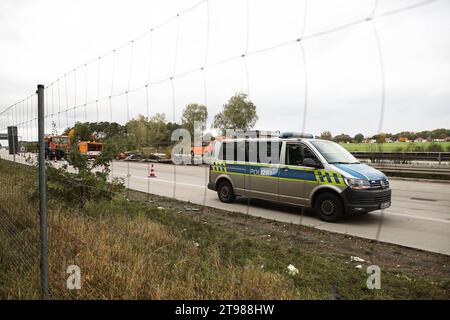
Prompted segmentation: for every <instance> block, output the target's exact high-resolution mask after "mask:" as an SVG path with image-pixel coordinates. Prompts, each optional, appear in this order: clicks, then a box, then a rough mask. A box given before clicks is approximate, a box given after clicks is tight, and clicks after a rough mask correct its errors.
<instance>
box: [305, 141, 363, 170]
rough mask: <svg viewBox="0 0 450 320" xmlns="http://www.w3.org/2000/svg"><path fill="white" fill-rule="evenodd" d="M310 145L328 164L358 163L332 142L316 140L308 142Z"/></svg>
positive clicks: (348, 153)
mask: <svg viewBox="0 0 450 320" xmlns="http://www.w3.org/2000/svg"><path fill="white" fill-rule="evenodd" d="M310 142H311V144H312V145H313V146H314V147H316V149H317V150H318V151H319V152H320V153H321V154H322V156H323V157H324V158H325V160H327V162H328V163H331V164H333V163H343V164H349V163H359V162H358V160H356V158H355V157H354V156H352V154H351V153H350V152H348V151H347V150H345V149H344V148H343V147H341V146H340V145H339V144H337V143H335V142H332V141H323V140H316V141H310Z"/></svg>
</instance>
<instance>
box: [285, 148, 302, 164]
mask: <svg viewBox="0 0 450 320" xmlns="http://www.w3.org/2000/svg"><path fill="white" fill-rule="evenodd" d="M286 164H287V165H290V166H301V165H303V156H302V146H301V145H300V144H298V143H296V144H293V143H288V144H286Z"/></svg>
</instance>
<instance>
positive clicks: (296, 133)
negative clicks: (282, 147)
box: [280, 132, 314, 139]
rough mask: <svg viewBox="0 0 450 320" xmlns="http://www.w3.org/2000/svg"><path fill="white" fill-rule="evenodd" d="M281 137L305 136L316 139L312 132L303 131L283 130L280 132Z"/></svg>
mask: <svg viewBox="0 0 450 320" xmlns="http://www.w3.org/2000/svg"><path fill="white" fill-rule="evenodd" d="M280 138H282V139H283V138H284V139H287V138H305V139H314V136H313V135H312V134H310V133H301V132H282V133H281V134H280Z"/></svg>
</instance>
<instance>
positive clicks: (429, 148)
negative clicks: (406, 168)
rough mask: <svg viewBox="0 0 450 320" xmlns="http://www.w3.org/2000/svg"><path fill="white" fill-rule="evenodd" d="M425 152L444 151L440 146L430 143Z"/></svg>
mask: <svg viewBox="0 0 450 320" xmlns="http://www.w3.org/2000/svg"><path fill="white" fill-rule="evenodd" d="M427 151H429V152H442V151H444V148H442V145H440V144H438V143H434V142H433V143H431V144H430V145H429V146H428V148H427Z"/></svg>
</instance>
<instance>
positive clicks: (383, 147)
mask: <svg viewBox="0 0 450 320" xmlns="http://www.w3.org/2000/svg"><path fill="white" fill-rule="evenodd" d="M342 146H343V147H344V148H345V149H347V150H348V151H350V152H352V151H364V152H428V151H438V150H435V149H434V148H435V146H440V147H441V148H442V152H447V151H450V142H393V143H383V144H379V143H343V144H342ZM430 148H431V149H430ZM437 148H439V147H437Z"/></svg>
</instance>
